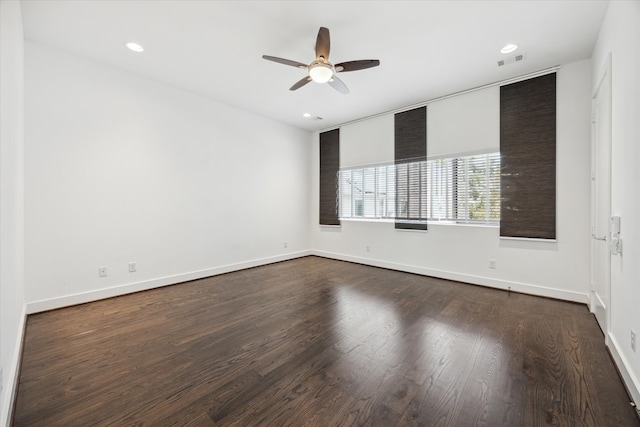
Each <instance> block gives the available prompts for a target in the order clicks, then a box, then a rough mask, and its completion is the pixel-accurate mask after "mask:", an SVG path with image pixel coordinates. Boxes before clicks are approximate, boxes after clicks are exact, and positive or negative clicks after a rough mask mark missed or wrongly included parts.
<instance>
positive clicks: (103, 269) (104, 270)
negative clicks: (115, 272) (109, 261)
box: [98, 267, 107, 277]
mask: <svg viewBox="0 0 640 427" xmlns="http://www.w3.org/2000/svg"><path fill="white" fill-rule="evenodd" d="M98 276H99V277H107V267H98Z"/></svg>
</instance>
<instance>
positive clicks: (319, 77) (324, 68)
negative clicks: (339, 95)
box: [309, 62, 333, 83]
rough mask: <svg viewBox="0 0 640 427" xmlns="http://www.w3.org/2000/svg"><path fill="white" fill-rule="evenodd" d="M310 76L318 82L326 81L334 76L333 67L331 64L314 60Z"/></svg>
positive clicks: (310, 67) (310, 68)
mask: <svg viewBox="0 0 640 427" xmlns="http://www.w3.org/2000/svg"><path fill="white" fill-rule="evenodd" d="M309 77H311V80H313V81H314V82H316V83H326V82H328V81H329V80H331V78H332V77H333V67H332V66H331V65H330V64H326V63H322V62H314V63H313V64H311V65H310V66H309Z"/></svg>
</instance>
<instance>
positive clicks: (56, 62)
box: [25, 42, 312, 312]
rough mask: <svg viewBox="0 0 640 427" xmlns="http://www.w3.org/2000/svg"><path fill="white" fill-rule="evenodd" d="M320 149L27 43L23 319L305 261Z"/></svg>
mask: <svg viewBox="0 0 640 427" xmlns="http://www.w3.org/2000/svg"><path fill="white" fill-rule="evenodd" d="M311 138H312V135H311V134H310V133H309V132H306V131H302V130H299V129H294V128H291V127H288V126H285V125H282V124H279V123H276V122H273V121H270V120H267V119H264V118H261V117H259V116H255V115H252V114H249V113H247V112H243V111H240V110H236V109H232V108H230V107H227V106H224V105H221V104H218V103H215V102H212V101H210V100H207V99H204V98H201V97H198V96H195V95H192V94H188V93H185V92H182V91H179V90H176V89H173V88H171V87H168V86H164V85H161V84H158V83H155V82H152V81H149V80H147V79H143V78H139V77H137V76H134V75H132V74H129V73H126V72H123V71H119V70H116V69H113V68H109V67H106V66H104V65H101V64H99V63H96V62H93V61H89V60H85V59H82V58H79V57H75V56H72V55H70V54H67V53H64V52H62V51H59V50H55V49H52V48H49V47H45V46H42V45H39V44H35V43H33V42H26V43H25V164H26V167H25V230H26V232H25V283H26V300H27V311H28V312H34V311H40V310H44V309H49V308H53V307H59V306H63V305H67V304H73V303H78V302H83V301H89V300H94V299H96V298H100V297H106V296H111V295H116V294H121V293H124V292H130V291H135V290H140V289H146V288H151V287H155V286H159V285H164V284H168V283H176V282H179V281H183V280H189V279H193V278H197V277H204V276H208V275H212V274H216V273H221V272H225V271H230V270H234V269H238V268H241V267H249V266H253V265H260V264H263V263H267V262H273V261H278V260H282V259H288V258H291V257H295V256H299V255H305V254H307V253H308V249H309V247H310V237H309V226H308V224H309V216H310V212H309V203H308V200H309V199H308V197H309V196H308V188H309V186H310V171H309V168H308V164H309V158H310V140H311ZM284 242H287V244H288V247H287V248H285V247H284ZM132 261H133V262H136V263H137V270H138V271H137V272H135V273H129V272H128V263H129V262H132ZM100 266H105V267H107V269H108V276H107V277H104V278H100V277H98V267H100Z"/></svg>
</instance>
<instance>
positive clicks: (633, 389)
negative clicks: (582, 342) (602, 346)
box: [608, 333, 640, 404]
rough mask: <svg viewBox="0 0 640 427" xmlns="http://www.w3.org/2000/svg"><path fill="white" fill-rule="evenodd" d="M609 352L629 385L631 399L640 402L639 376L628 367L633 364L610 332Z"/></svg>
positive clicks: (625, 382) (626, 384)
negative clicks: (621, 350)
mask: <svg viewBox="0 0 640 427" xmlns="http://www.w3.org/2000/svg"><path fill="white" fill-rule="evenodd" d="M608 335H609V340H608V341H609V352H610V353H611V357H613V361H614V362H615V364H616V366H617V368H618V371H619V372H620V376H622V380H623V382H624V384H625V386H626V387H627V391H628V392H629V395H630V397H631V399H632V400H633V401H634V402H635V403H636V404H640V382H639V381H638V378H637V377H636V376H635V375H634V374H633V370H631V369H629V368H628V367H629V366H631V365H630V364H629V361H628V360H627V358H626V357H624V354H623V353H622V352H620V351H619V350H618V349H620V348H621V347H620V343H619V342H618V340H617V339H616V337H615V336H614V335H613V334H611V333H609V334H608Z"/></svg>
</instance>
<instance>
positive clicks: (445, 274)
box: [311, 250, 589, 304]
mask: <svg viewBox="0 0 640 427" xmlns="http://www.w3.org/2000/svg"><path fill="white" fill-rule="evenodd" d="M311 254H312V255H317V256H321V257H324V258H331V259H337V260H341V261H349V262H354V263H357V264H364V265H370V266H374V267H382V268H387V269H389V270H398V271H404V272H407V273H415V274H420V275H423V276H431V277H437V278H440V279H447V280H455V281H457V282H464V283H471V284H474V285H481V286H487V287H490V288H496V289H503V290H509V289H511V290H512V291H514V292H520V293H523V294H530V295H536V296H542V297H548V298H555V299H561V300H565V301H572V302H579V303H582V304H587V303H588V302H589V296H588V295H587V294H586V293H584V294H582V293H579V292H572V291H566V290H564V289H556V288H549V287H545V286H539V285H532V284H528V283H519V282H511V281H506V280H500V279H493V278H491V277H482V276H473V275H470V274H462V273H455V272H451V271H445V270H435V269H431V268H425V267H418V266H415V265H407V264H398V263H394V262H388V261H380V260H376V259H370V258H362V257H355V256H351V255H344V254H339V253H334V252H325V251H319V250H312V251H311Z"/></svg>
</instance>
